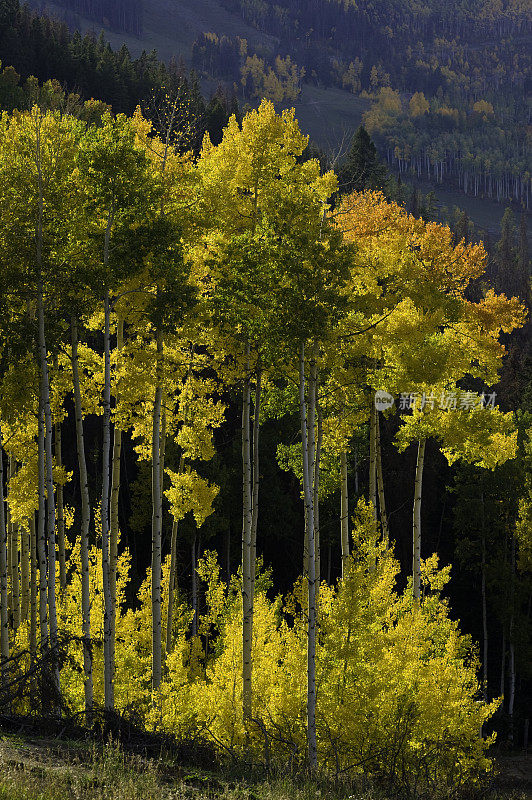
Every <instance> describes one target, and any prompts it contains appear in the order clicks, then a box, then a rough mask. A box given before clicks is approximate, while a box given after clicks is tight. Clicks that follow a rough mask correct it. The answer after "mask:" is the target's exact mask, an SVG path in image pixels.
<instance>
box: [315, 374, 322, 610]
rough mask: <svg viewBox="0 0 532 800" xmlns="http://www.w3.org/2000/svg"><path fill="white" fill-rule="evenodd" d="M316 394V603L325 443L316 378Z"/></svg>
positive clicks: (319, 566)
mask: <svg viewBox="0 0 532 800" xmlns="http://www.w3.org/2000/svg"><path fill="white" fill-rule="evenodd" d="M314 394H315V402H316V416H317V418H318V424H317V431H318V436H317V439H316V452H315V457H314V552H315V562H316V572H315V581H316V602H317V598H318V594H319V590H320V581H321V545H320V463H321V448H322V443H323V418H322V414H321V408H320V404H319V397H318V380H317V378H316V381H315V384H314Z"/></svg>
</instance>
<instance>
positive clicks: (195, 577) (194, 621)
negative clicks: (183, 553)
mask: <svg viewBox="0 0 532 800" xmlns="http://www.w3.org/2000/svg"><path fill="white" fill-rule="evenodd" d="M197 543H198V537H197V534H196V533H195V532H194V538H193V539H192V545H191V547H190V551H191V558H190V562H191V567H192V568H191V574H190V578H191V588H192V636H197V635H198V573H197V572H196V567H197V565H198V558H197V550H196V546H197Z"/></svg>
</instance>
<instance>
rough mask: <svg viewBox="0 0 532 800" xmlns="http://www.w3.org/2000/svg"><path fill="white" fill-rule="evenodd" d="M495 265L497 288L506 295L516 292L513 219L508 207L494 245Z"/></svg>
mask: <svg viewBox="0 0 532 800" xmlns="http://www.w3.org/2000/svg"><path fill="white" fill-rule="evenodd" d="M495 267H496V281H497V284H498V288H499V289H500V291H502V292H506V294H508V295H514V294H516V286H517V283H518V281H517V280H516V278H517V275H516V273H517V269H516V267H517V263H516V251H515V220H514V214H513V211H512V209H511V208H510V207H508V208H507V209H506V211H505V212H504V215H503V218H502V222H501V238H500V239H499V241H498V242H497V244H496V245H495Z"/></svg>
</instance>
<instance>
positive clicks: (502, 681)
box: [499, 622, 506, 708]
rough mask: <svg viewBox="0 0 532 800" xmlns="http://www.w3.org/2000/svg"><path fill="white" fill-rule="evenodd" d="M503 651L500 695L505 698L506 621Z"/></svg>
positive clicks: (503, 630) (503, 633)
mask: <svg viewBox="0 0 532 800" xmlns="http://www.w3.org/2000/svg"><path fill="white" fill-rule="evenodd" d="M501 651H502V656H501V683H500V690H499V695H500V696H501V697H502V698H504V687H505V684H506V629H505V627H504V622H503V628H502V643H501ZM502 708H504V700H503V705H502Z"/></svg>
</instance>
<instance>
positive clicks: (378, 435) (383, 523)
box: [375, 410, 390, 543]
mask: <svg viewBox="0 0 532 800" xmlns="http://www.w3.org/2000/svg"><path fill="white" fill-rule="evenodd" d="M379 416H380V412H379V411H377V410H375V429H376V438H377V441H376V456H377V487H378V492H379V512H380V518H381V528H382V535H383V538H384V541H385V542H386V543H388V541H389V540H390V533H389V530H388V516H387V514H386V501H385V498H384V479H383V475H382V454H381V426H380V419H379Z"/></svg>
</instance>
